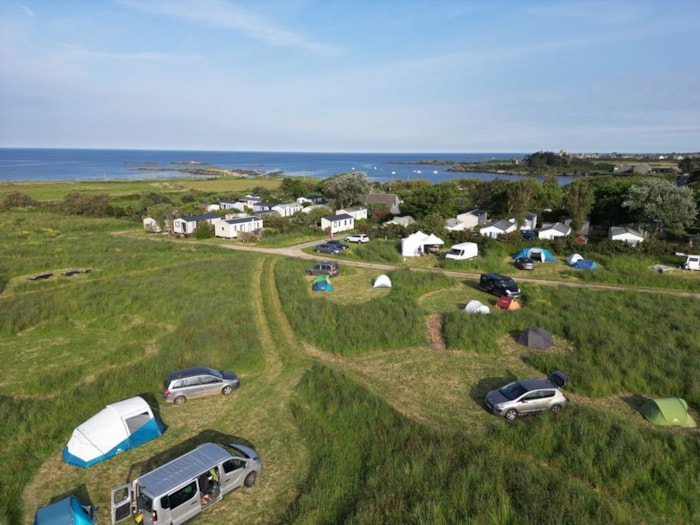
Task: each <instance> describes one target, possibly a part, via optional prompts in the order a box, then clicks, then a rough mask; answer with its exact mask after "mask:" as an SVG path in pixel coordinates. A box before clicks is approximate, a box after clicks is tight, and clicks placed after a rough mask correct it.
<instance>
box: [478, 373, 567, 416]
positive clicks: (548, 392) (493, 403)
mask: <svg viewBox="0 0 700 525" xmlns="http://www.w3.org/2000/svg"><path fill="white" fill-rule="evenodd" d="M568 381H569V376H567V375H566V374H565V373H564V372H560V371H558V370H557V371H555V372H552V373H551V374H550V375H549V379H521V380H519V381H514V382H512V383H508V384H507V385H506V386H504V387H501V388H499V389H498V390H492V391H491V392H489V393H488V394H487V395H486V408H487V409H488V411H489V412H491V413H492V414H495V415H497V416H503V417H505V418H506V419H508V420H509V421H512V420H514V419H515V418H516V417H518V416H521V415H524V414H534V413H536V412H543V411H545V410H550V411H551V412H554V413H557V412H559V411H560V410H561V409H562V408H564V407H565V406H567V405H568V404H569V399H568V398H567V397H566V396H565V395H564V394H563V393H562V391H561V388H563V387H564V386H565V385H566V383H568Z"/></svg>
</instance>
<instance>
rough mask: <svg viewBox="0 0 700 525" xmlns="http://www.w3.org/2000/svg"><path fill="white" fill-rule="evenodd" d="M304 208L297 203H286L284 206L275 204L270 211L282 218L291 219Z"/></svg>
mask: <svg viewBox="0 0 700 525" xmlns="http://www.w3.org/2000/svg"><path fill="white" fill-rule="evenodd" d="M303 208H304V207H303V206H302V205H301V204H299V203H298V202H287V203H284V204H275V205H274V206H272V207H271V208H270V210H272V211H274V212H277V213H279V214H280V215H281V216H282V217H291V216H292V215H294V214H295V213H299V212H300V211H301V210H302V209H303Z"/></svg>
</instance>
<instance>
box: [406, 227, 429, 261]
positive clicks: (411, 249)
mask: <svg viewBox="0 0 700 525" xmlns="http://www.w3.org/2000/svg"><path fill="white" fill-rule="evenodd" d="M426 237H428V236H427V235H426V234H425V233H423V232H422V231H417V232H416V233H412V234H411V235H409V236H408V237H404V238H403V239H401V255H403V256H404V257H418V256H419V255H421V254H422V253H423V239H425V238H426Z"/></svg>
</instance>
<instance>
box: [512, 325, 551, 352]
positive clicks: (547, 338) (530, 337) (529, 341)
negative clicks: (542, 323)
mask: <svg viewBox="0 0 700 525" xmlns="http://www.w3.org/2000/svg"><path fill="white" fill-rule="evenodd" d="M518 343H520V344H521V345H525V346H529V347H532V348H539V349H540V350H546V349H547V348H549V347H550V346H553V345H554V338H553V337H552V334H550V333H549V332H548V331H547V330H545V329H544V328H528V329H527V330H523V331H522V332H521V333H520V335H519V336H518Z"/></svg>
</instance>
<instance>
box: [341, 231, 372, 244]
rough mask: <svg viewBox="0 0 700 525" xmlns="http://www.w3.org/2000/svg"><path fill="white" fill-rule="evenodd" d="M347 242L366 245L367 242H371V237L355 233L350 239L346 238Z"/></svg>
mask: <svg viewBox="0 0 700 525" xmlns="http://www.w3.org/2000/svg"><path fill="white" fill-rule="evenodd" d="M345 240H346V241H348V242H359V243H362V244H364V243H366V242H369V237H368V236H367V235H365V234H364V233H353V234H352V235H350V236H349V237H346V238H345Z"/></svg>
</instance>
